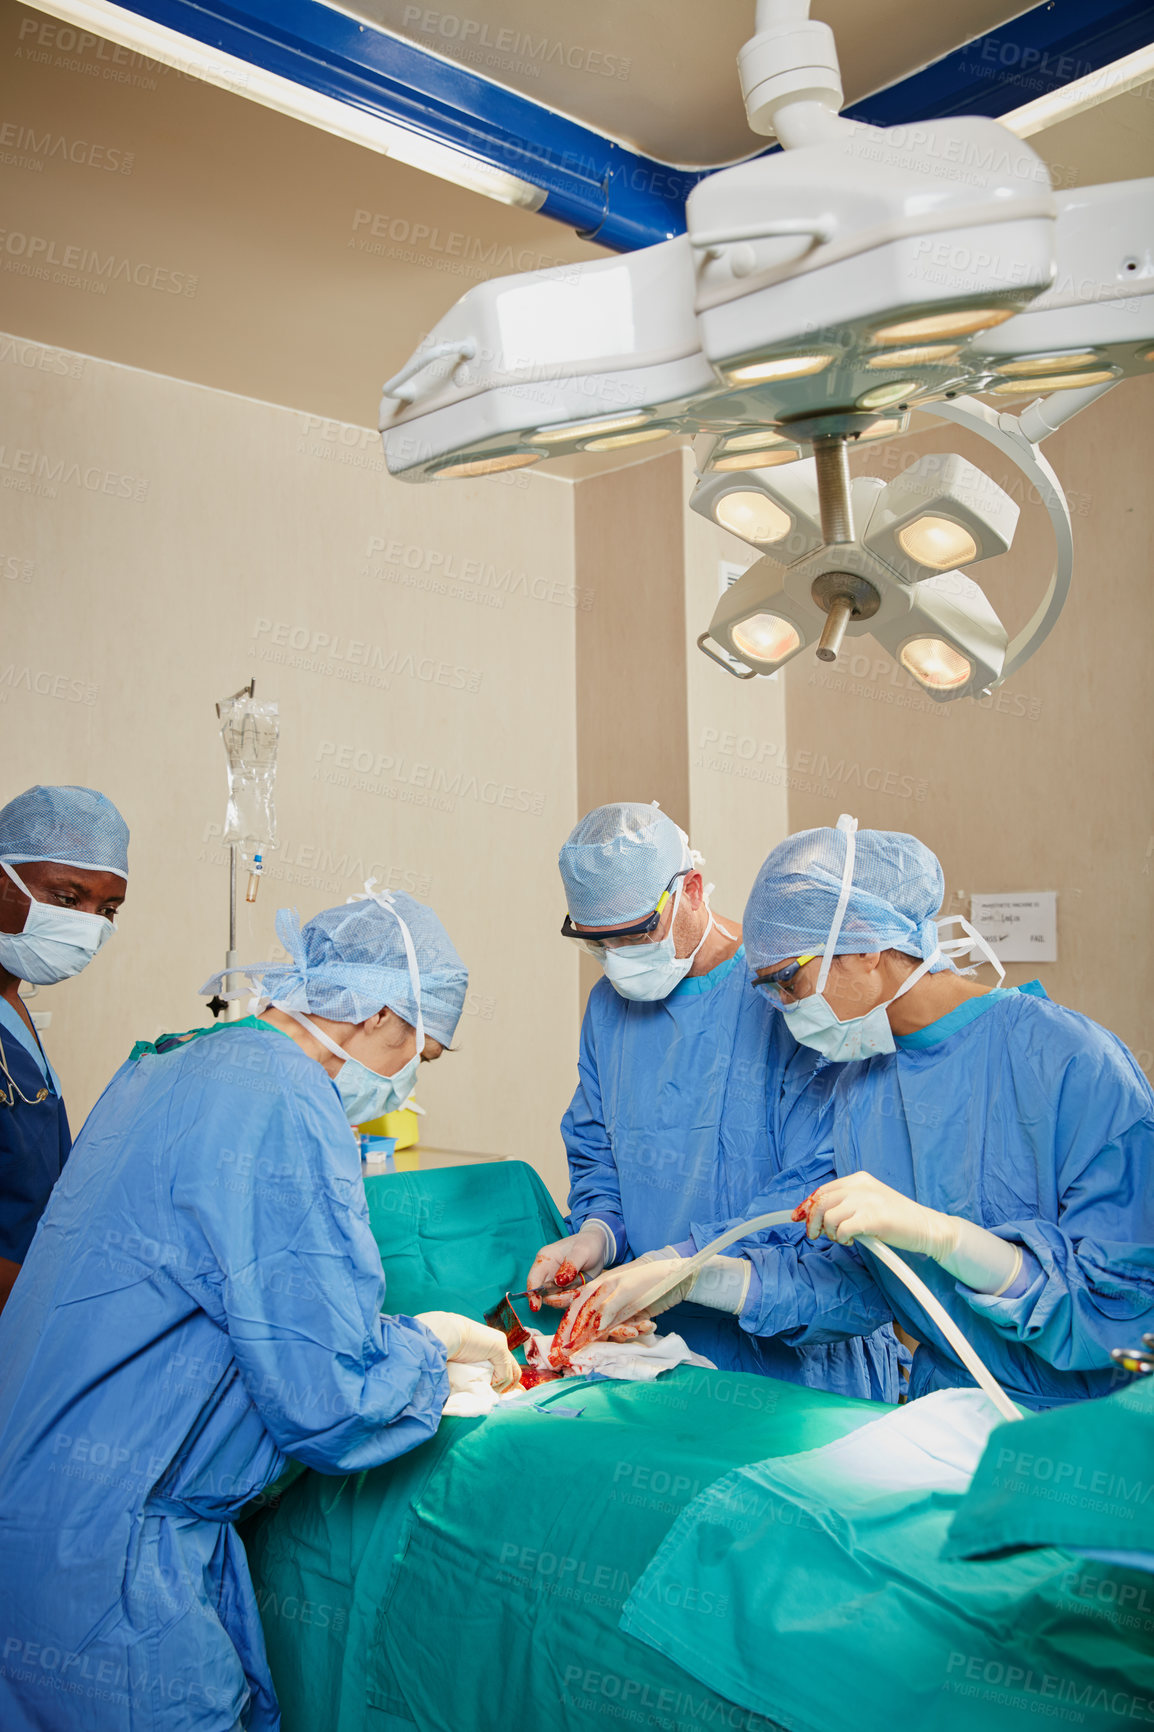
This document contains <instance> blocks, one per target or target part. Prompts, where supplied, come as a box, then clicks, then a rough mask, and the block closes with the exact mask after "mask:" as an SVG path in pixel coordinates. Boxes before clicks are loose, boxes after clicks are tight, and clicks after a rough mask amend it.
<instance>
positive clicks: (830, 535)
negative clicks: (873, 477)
mask: <svg viewBox="0 0 1154 1732" xmlns="http://www.w3.org/2000/svg"><path fill="white" fill-rule="evenodd" d="M813 460H814V465H815V467H816V469H817V497H818V502H819V504H820V506H821V532H822V534H823V536H824V537H825V539H826V541H827V542H828V543H830V544H831V545H836V544H837V543H839V542H845V541H852V540H853V506H852V505H851V503H850V491H849V456H848V453H847V447H846V442H845V438H844V436H843V435H842V434H840V433H834V434H829V435H826V436H823V437H822V438H820V439H815V440H814V442H813Z"/></svg>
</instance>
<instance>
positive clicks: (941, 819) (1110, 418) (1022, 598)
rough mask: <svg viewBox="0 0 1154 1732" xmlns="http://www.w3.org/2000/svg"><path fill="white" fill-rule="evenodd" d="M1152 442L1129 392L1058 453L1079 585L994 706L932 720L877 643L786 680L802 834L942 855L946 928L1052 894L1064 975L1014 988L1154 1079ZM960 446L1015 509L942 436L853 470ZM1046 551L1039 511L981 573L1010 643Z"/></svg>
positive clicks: (1145, 386) (1141, 406) (1047, 975)
mask: <svg viewBox="0 0 1154 1732" xmlns="http://www.w3.org/2000/svg"><path fill="white" fill-rule="evenodd" d="M1152 441H1154V380H1147V379H1138V380H1132V381H1130V382H1128V383H1126V384H1123V385H1120V386H1119V387H1118V388H1117V389H1116V390H1114V391H1113V392H1111V393H1110V395H1109V396H1107V397H1105V398H1103V399H1102V400H1100V401H1099V402H1097V403H1095V404H1093V405H1091V407H1090V408H1089V409H1086V410H1084V411H1083V413H1082V414H1081V415H1080V416H1078V417H1077V418H1076V419H1075V420H1074V421H1072V422H1071V423H1070V424H1069V425H1068V426H1067V427H1065V428H1063V429H1062V430H1061V431H1059V432H1058V433H1057V434H1055V435H1054V437H1053V438H1051V439H1048V440H1047V441H1046V443H1045V446H1044V450H1045V454H1046V456H1047V458H1048V459H1049V461H1050V462H1051V463H1052V464H1053V466H1054V468H1055V470H1056V471H1057V473H1058V476H1059V478H1060V479H1061V481H1062V484H1063V486H1064V488H1065V490H1066V494H1067V497H1068V499H1069V501H1070V506H1071V511H1072V517H1073V524H1074V538H1075V539H1074V549H1075V569H1074V581H1073V587H1072V590H1071V594H1070V599H1069V601H1068V602H1067V605H1066V608H1065V611H1064V612H1063V614H1062V617H1061V619H1060V620H1059V622H1058V624H1057V626H1056V628H1055V630H1054V631H1053V633H1052V634H1051V636H1050V638H1049V639H1048V640H1047V641H1046V643H1045V644H1044V645H1043V647H1042V648H1041V650H1039V652H1038V653H1037V655H1035V656H1034V657H1033V659H1032V660H1030V661H1029V662H1027V663H1026V664H1025V666H1024V667H1023V668H1022V669H1021V670H1020V672H1019V673H1018V674H1017V675H1016V676H1015V677H1014V678H1013V679H1012V680H1010V681H1008V682H1007V683H1006V685H1004V686H1002V687H999V688H998V689H997V690H996V691H995V693H994V695H993V697H992V698H988V699H983V700H981V701H980V702H978V703H976V704H975V703H971V702H968V701H964V702H959V703H952V704H940V705H939V704H935V703H933V702H931V701H930V700H929V699H928V698H926V697H924V696H923V695H922V694H921V693H920V691H919V689H918V688H917V687H916V686H915V685H914V684H913V682H912V681H911V680H909V679H908V677H907V676H906V675H905V673H904V672H903V671H902V670H900V669H899V668H897V667H895V665H894V664H893V663H892V662H891V661H890V660H889V658H888V657H886V656H885V655H884V654H883V652H882V651H881V650H880V649H879V648H878V647H877V646H876V645H875V644H874V643H873V641H872V640H871V639H869V638H862V639H859V640H857V641H856V642H854V641H853V640H849V648H848V665H847V669H846V671H845V672H834V673H830V672H827V671H825V670H824V669H822V668H821V667H819V665H818V664H817V663H816V662H815V661H813V660H812V659H811V658H810V657H808V656H807V657H803V658H801V659H800V660H799V661H798V662H797V663H796V664H795V665H794V666H793V667H792V668H791V669H788V670H787V671H786V673H785V676H784V677H785V681H786V689H787V714H788V725H789V757H790V765H791V792H790V828H791V829H795V830H796V829H803V828H806V827H808V826H809V825H813V824H832V823H834V822H835V821H836V819H837V816H838V813H839V812H842V811H848V812H852V813H853V814H854V815H855V816H856V817H857V818H858V819H859V820H860V821H861V823H862V824H863V825H870V826H873V827H877V828H883V829H897V830H909V831H912V832H913V833H914V834H915V835H918V836H920V837H922V838H923V840H924V841H926V842H928V843H929V845H930V846H931V847H932V848H933V849H934V850H935V851H936V852H937V853H938V854H939V856H940V857H941V860H942V863H943V866H944V869H945V874H946V887H947V900H946V904H945V907H946V911H947V912H949V913H954V912H960V913H967V912H968V910H969V897H970V895H971V894H972V893H973V892H974V891H975V890H978V891H980V890H993V891H1007V890H1056V891H1057V892H1058V944H1059V949H1058V954H1059V960H1058V962H1057V963H1054V964H1049V965H1042V966H1039V967H1037V968H1030V967H1027V966H1026V965H1020V966H1018V965H1013V964H1011V965H1010V966H1009V967H1008V969H1007V980H1008V982H1009V983H1010V984H1016V983H1019V982H1021V981H1023V980H1027V979H1030V978H1031V977H1032V976H1033V975H1035V974H1036V975H1037V976H1038V978H1040V979H1041V981H1042V983H1043V985H1044V986H1045V988H1046V990H1047V992H1049V993H1050V995H1051V996H1052V997H1054V998H1056V999H1058V1000H1059V1001H1060V1002H1061V1003H1063V1004H1067V1005H1070V1006H1071V1007H1072V1008H1073V1009H1075V1010H1080V1011H1084V1012H1085V1013H1086V1014H1087V1015H1089V1016H1092V1017H1095V1018H1096V1019H1097V1020H1099V1021H1101V1022H1103V1023H1105V1024H1106V1026H1107V1027H1109V1028H1111V1029H1113V1030H1114V1031H1115V1032H1116V1033H1117V1034H1120V1035H1121V1036H1122V1038H1123V1039H1124V1040H1125V1041H1126V1042H1127V1043H1128V1044H1129V1045H1130V1046H1131V1047H1132V1048H1133V1049H1134V1051H1135V1052H1136V1053H1137V1055H1138V1057H1139V1060H1140V1062H1141V1063H1142V1064H1143V1066H1144V1067H1145V1068H1146V1069H1147V1070H1148V1071H1149V1070H1151V1069H1154V1050H1152V1049H1154V1014H1152V1012H1151V1008H1150V989H1149V983H1150V979H1151V973H1152V964H1154V955H1152V938H1154V921H1152V918H1151V912H1152V910H1151V903H1152V896H1151V891H1152V889H1154V878H1152V877H1151V873H1152V872H1154V757H1152V754H1151V739H1152V737H1154V696H1152V687H1151V681H1150V665H1151V658H1152V657H1154V623H1152V617H1151V612H1150V608H1149V605H1148V601H1147V597H1148V594H1149V587H1150V573H1151V565H1152V563H1154V561H1152V553H1154V548H1152V539H1154V537H1152V530H1154V516H1152V513H1151V500H1150V450H1151V444H1152ZM950 448H953V449H957V450H960V451H962V452H963V454H964V455H965V456H967V457H969V458H970V459H971V460H972V461H974V462H976V463H979V464H980V465H981V466H982V467H983V468H984V469H986V470H987V471H988V473H989V474H991V475H992V476H993V477H994V479H995V480H997V481H999V482H1000V483H1001V484H1002V485H1009V486H1010V487H1011V488H1014V489H1015V492H1014V497H1015V498H1018V499H1021V488H1020V482H1019V481H1018V480H1016V479H1015V472H1014V471H1013V470H1011V469H1009V467H1008V466H1007V465H1005V464H1004V463H1003V462H1002V461H1001V460H999V458H998V457H997V455H996V454H995V453H994V452H993V451H992V450H991V448H990V447H989V446H987V445H984V444H981V443H980V442H978V441H976V440H973V439H971V438H969V437H966V438H962V437H959V435H958V433H957V432H956V431H955V432H950V431H948V430H947V429H945V428H944V427H943V428H940V429H935V430H934V431H933V432H931V433H928V434H923V435H919V436H918V437H917V438H916V439H910V440H906V441H903V442H901V443H898V444H893V445H890V446H888V447H885V448H882V449H880V450H879V451H878V453H877V455H876V456H872V457H870V458H869V460H864V454H863V461H862V462H861V463H860V464H859V465H858V467H859V469H861V470H862V471H865V472H871V473H875V474H881V475H886V476H888V475H892V474H894V473H896V472H897V470H896V465H898V464H900V463H905V462H908V461H910V460H912V459H913V458H914V457H915V456H917V455H918V454H920V453H921V452H923V451H929V450H942V449H950ZM1051 545H1052V544H1051V542H1050V531H1049V526H1048V524H1047V522H1046V519H1045V516H1044V514H1043V512H1042V510H1041V508H1040V507H1039V506H1038V505H1037V504H1036V503H1033V504H1032V503H1030V502H1029V501H1028V500H1027V501H1025V503H1024V504H1023V509H1022V516H1021V519H1020V521H1019V527H1018V531H1017V534H1016V536H1015V540H1014V545H1013V547H1012V548H1011V550H1010V552H1009V553H1008V554H1005V555H1003V556H1002V558H1000V559H998V560H997V561H989V562H987V564H986V565H984V566H980V567H975V568H974V575H975V576H976V577H979V578H980V580H981V581H982V583H983V586H985V585H986V584H987V582H988V585H989V593H990V596H991V599H992V600H993V601H994V604H995V606H997V607H998V608H999V610H1000V611H1001V610H1003V609H1004V610H1005V611H1004V616H1003V617H1006V618H1007V619H1008V620H1009V621H1010V622H1012V629H1016V628H1017V626H1018V625H1019V624H1021V623H1023V622H1024V621H1025V619H1026V618H1027V617H1028V616H1029V614H1030V613H1031V612H1032V611H1033V608H1034V607H1035V606H1036V605H1037V603H1038V601H1040V599H1041V596H1042V593H1043V590H1044V585H1045V581H1046V579H1047V577H1048V574H1049V570H1050V564H1051ZM844 659H846V658H845V657H843V660H844ZM758 683H760V682H758ZM748 731H751V730H749V729H747V732H748ZM988 977H989V971H988V970H986V971H985V973H984V974H983V978H988Z"/></svg>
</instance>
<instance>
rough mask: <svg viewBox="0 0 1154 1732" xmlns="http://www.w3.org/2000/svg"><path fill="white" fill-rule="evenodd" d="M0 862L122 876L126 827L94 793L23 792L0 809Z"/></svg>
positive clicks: (71, 790)
mask: <svg viewBox="0 0 1154 1732" xmlns="http://www.w3.org/2000/svg"><path fill="white" fill-rule="evenodd" d="M0 860H8V861H10V862H11V864H12V865H14V866H17V865H19V864H20V862H21V861H24V860H52V861H55V862H58V863H59V864H60V865H62V866H80V867H82V868H83V870H84V871H86V872H115V873H117V874H118V875H119V876H120V877H121V878H127V877H128V825H127V824H126V823H125V822H124V819H123V818H122V817H121V816H120V813H119V812H118V811H117V810H116V807H115V806H114V805H113V804H112V801H111V800H110V799H108V797H107V795H105V794H101V793H98V792H97V790H96V789H95V788H77V787H43V786H41V785H40V784H37V786H36V787H33V788H26V789H25V790H24V792H23V793H22V794H17V796H16V798H15V799H14V800H9V802H8V804H7V805H6V806H4V807H3V808H2V809H0Z"/></svg>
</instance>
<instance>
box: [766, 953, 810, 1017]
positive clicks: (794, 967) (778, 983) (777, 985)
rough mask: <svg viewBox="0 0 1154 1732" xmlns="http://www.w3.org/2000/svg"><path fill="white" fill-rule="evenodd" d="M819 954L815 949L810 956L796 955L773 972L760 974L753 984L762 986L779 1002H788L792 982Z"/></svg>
mask: <svg viewBox="0 0 1154 1732" xmlns="http://www.w3.org/2000/svg"><path fill="white" fill-rule="evenodd" d="M818 954H819V952H818V951H816V950H815V951H814V952H813V953H812V955H810V956H795V957H794V959H793V961H792V962H783V963H782V965H781V967H780V968H775V969H774V971H773V973H772V974H759V975H758V977H757V979H756V980H755V981H754V983H753V984H754V985H755V986H758V987H761V988H762V990H763V991H765V992H766V993H768V994H769V996H770V998H774V999H776V1000H777V1002H778V1003H779V1004H784V1003H785V1002H786V997H785V995H786V993H787V992H788V991H789V988H790V986H791V984H792V982H793V981H794V980H795V979H796V977H797V975H798V974H799V973H800V972H801V970H802V969H803V968H804V967H805V965H806V963H807V962H813V961H814V959H815V958H816V957H817V956H818Z"/></svg>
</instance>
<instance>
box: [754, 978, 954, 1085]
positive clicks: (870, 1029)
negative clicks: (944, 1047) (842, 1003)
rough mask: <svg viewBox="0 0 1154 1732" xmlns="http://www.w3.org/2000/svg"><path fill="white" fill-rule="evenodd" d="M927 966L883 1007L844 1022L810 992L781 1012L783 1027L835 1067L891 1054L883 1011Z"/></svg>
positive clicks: (890, 1036) (891, 1039)
mask: <svg viewBox="0 0 1154 1732" xmlns="http://www.w3.org/2000/svg"><path fill="white" fill-rule="evenodd" d="M936 960H937V958H936V957H931V958H930V961H931V962H932V961H936ZM929 966H930V963H929V962H923V963H922V965H921V967H920V968H915V969H914V972H913V973H912V974H911V975H910V976H909V978H908V979H907V980H904V981H903V982H902V984H901V986H900V988H899V989H898V991H897V992H895V993H894V996H893V998H889V999H887V1000H886V1002H885V1003H884V1004H875V1005H874V1007H873V1009H872V1010H867V1011H866V1013H865V1015H864V1016H851V1017H850V1018H849V1019H848V1020H847V1021H846V1022H840V1021H839V1020H838V1018H837V1017H836V1016H835V1015H834V1013H833V1009H832V1007H831V1005H830V1003H829V1001H828V1000H827V999H826V997H825V995H824V993H821V992H814V993H811V995H810V996H809V998H803V999H801V1000H800V1001H799V1002H798V1003H797V1004H795V1005H791V1006H790V1007H789V1008H788V1009H785V1010H783V1013H782V1014H783V1015H784V1017H785V1019H786V1021H785V1026H786V1028H788V1030H789V1032H790V1034H792V1036H793V1038H794V1039H795V1040H796V1041H800V1043H801V1044H802V1046H811V1047H813V1049H814V1051H815V1052H820V1053H821V1054H822V1055H823V1057H825V1058H828V1059H832V1060H833V1061H834V1062H835V1063H837V1064H848V1063H849V1062H850V1061H851V1060H852V1059H855V1058H873V1057H874V1056H875V1054H877V1053H882V1052H893V1051H894V1050H895V1048H894V1034H893V1030H892V1028H891V1027H890V1019H889V1017H888V1016H887V1015H886V1011H887V1010H888V1009H889V1007H890V1005H891V1004H893V1003H894V1001H895V1000H896V999H899V998H900V997H901V996H902V993H903V992H908V991H909V989H910V987H911V986H912V985H913V984H914V982H915V981H916V980H920V979H921V977H922V975H923V974H925V972H926V970H927V969H928V968H929Z"/></svg>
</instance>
